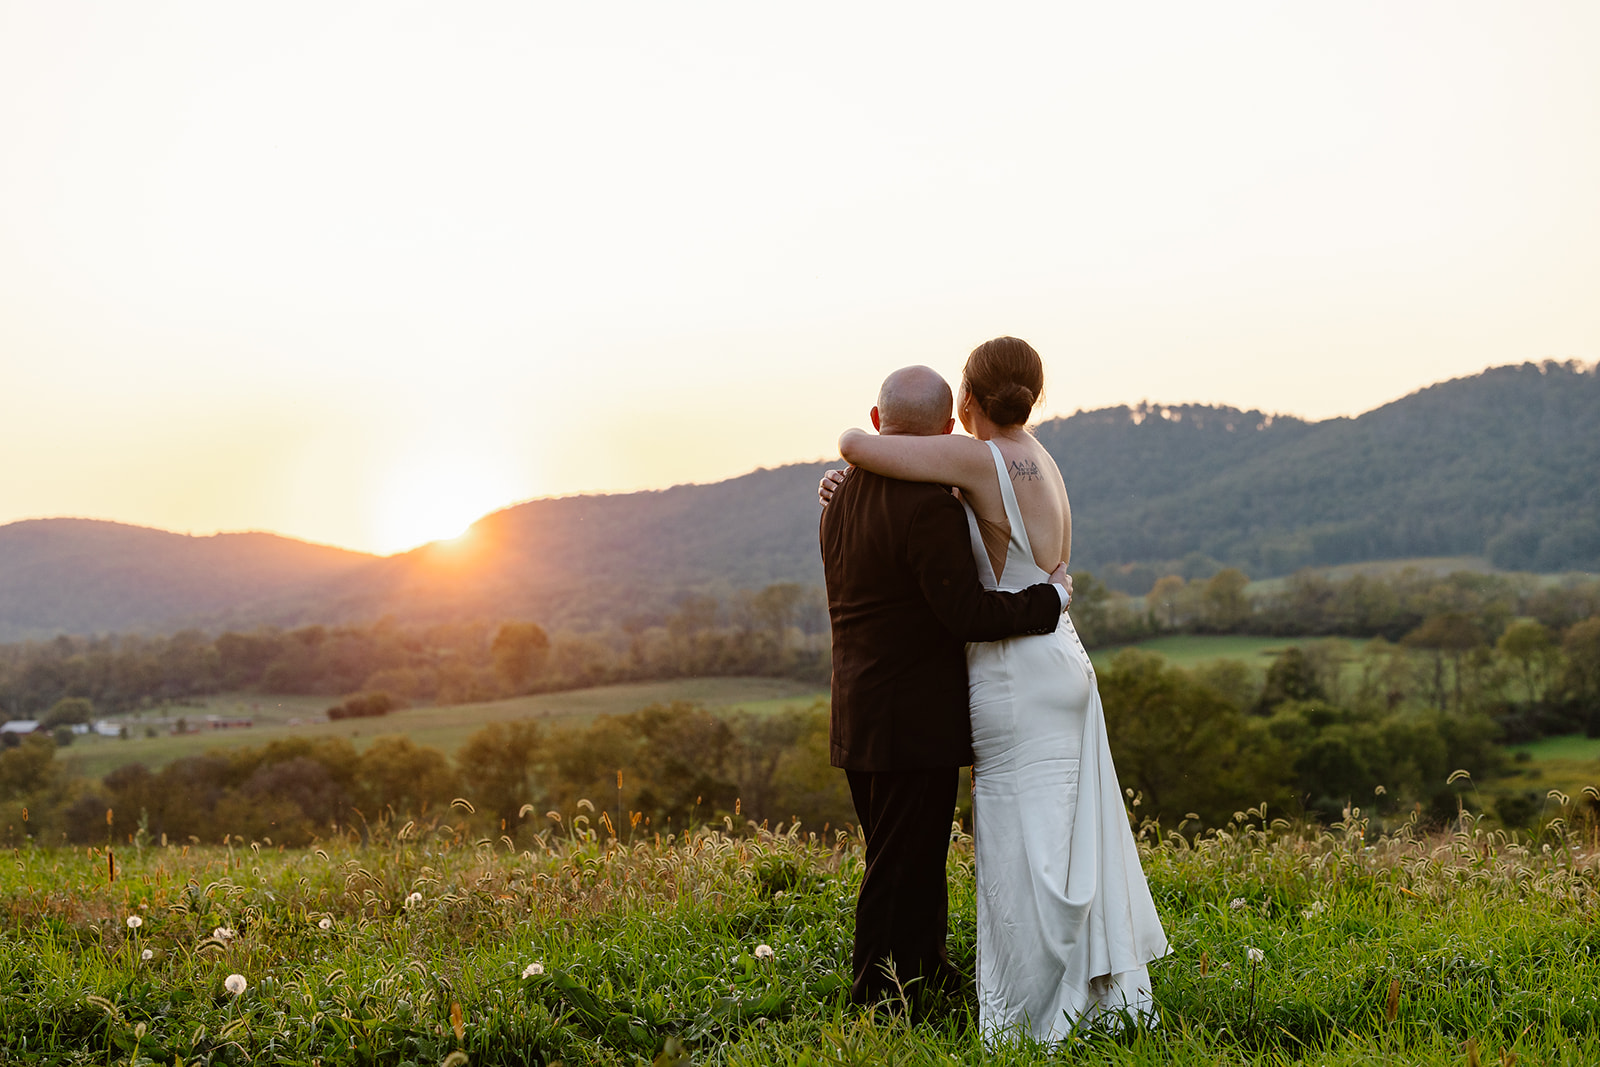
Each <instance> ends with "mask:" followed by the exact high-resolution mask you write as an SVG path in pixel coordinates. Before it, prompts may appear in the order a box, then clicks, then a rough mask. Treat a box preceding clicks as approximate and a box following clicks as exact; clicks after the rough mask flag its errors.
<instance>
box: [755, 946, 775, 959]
mask: <svg viewBox="0 0 1600 1067" xmlns="http://www.w3.org/2000/svg"><path fill="white" fill-rule="evenodd" d="M774 955H775V953H774V952H773V951H772V946H771V945H757V946H756V959H758V960H770V959H771V958H772V957H773V956H774Z"/></svg>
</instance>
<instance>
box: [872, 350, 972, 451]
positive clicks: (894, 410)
mask: <svg viewBox="0 0 1600 1067" xmlns="http://www.w3.org/2000/svg"><path fill="white" fill-rule="evenodd" d="M953 404H954V398H953V397H951V395H950V385H949V383H947V382H946V381H945V380H944V378H942V377H941V376H940V375H939V372H938V371H936V370H934V369H933V368H932V367H901V368H900V369H899V370H897V371H895V372H894V373H893V374H891V375H889V377H887V378H885V379H884V380H883V387H882V388H881V389H879V390H878V408H877V410H878V432H879V433H885V434H906V435H908V436H911V437H931V436H933V435H935V434H941V433H948V432H949V431H950V409H951V407H952V406H953Z"/></svg>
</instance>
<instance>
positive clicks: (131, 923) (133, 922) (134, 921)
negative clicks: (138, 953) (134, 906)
mask: <svg viewBox="0 0 1600 1067" xmlns="http://www.w3.org/2000/svg"><path fill="white" fill-rule="evenodd" d="M143 925H144V920H143V919H142V918H140V917H139V916H137V915H130V916H128V929H130V930H137V929H139V927H141V926H143Z"/></svg>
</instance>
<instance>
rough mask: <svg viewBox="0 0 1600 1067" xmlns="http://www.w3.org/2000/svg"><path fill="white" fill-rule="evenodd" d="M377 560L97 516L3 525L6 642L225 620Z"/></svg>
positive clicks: (263, 537) (266, 537) (256, 536)
mask: <svg viewBox="0 0 1600 1067" xmlns="http://www.w3.org/2000/svg"><path fill="white" fill-rule="evenodd" d="M377 559H378V558H377V557H376V556H369V555H365V554H363V553H360V552H350V551H347V550H345V549H342V548H330V547H328V546H326V545H312V544H307V543H306V542H304V541H296V540H294V539H292V538H288V537H279V536H277V535H276V534H267V533H229V534H216V535H214V536H211V537H189V536H186V535H184V534H175V533H168V532H166V531H165V530H152V529H148V528H146V527H142V526H127V525H124V524H122V523H116V522H100V521H96V520H92V519H30V520H27V521H25V522H13V523H10V524H8V525H6V526H0V641H14V640H18V639H20V638H25V637H39V636H48V635H50V634H54V633H61V632H66V633H97V632H98V633H104V632H109V631H122V630H149V631H161V630H170V629H174V628H177V627H179V626H182V625H185V624H189V623H195V622H198V621H200V620H202V619H207V620H212V621H215V622H227V621H231V620H233V619H234V618H235V617H236V613H238V612H239V611H240V610H241V609H244V608H246V607H247V606H248V605H251V604H254V603H256V602H258V601H261V600H263V599H267V598H285V599H286V598H290V597H293V596H296V595H312V591H314V590H316V589H319V588H320V587H321V585H322V584H323V583H325V582H328V581H330V580H332V579H334V578H337V577H338V576H340V575H344V574H348V573H350V572H352V571H355V570H358V569H359V568H361V567H363V566H367V565H370V564H372V563H375V562H377ZM237 618H238V620H239V621H241V622H250V621H253V620H252V619H251V618H250V617H249V615H248V613H246V614H245V615H238V616H237Z"/></svg>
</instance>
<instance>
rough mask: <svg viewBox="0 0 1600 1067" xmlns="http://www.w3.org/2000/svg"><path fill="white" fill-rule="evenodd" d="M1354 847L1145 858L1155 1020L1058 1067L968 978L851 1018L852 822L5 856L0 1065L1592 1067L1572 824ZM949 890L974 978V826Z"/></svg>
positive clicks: (1233, 848)
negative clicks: (1010, 1028) (1152, 926)
mask: <svg viewBox="0 0 1600 1067" xmlns="http://www.w3.org/2000/svg"><path fill="white" fill-rule="evenodd" d="M575 814H576V813H574V812H568V813H567V818H566V824H567V825H572V824H573V823H574V822H575V821H576V820H575V819H574V818H573V816H574V815H575ZM1573 814H1575V813H1573ZM541 825H551V824H550V822H549V821H548V820H541ZM1362 829H1363V828H1362V827H1361V826H1359V825H1353V826H1349V827H1344V828H1341V829H1338V830H1336V831H1334V832H1331V833H1315V832H1300V831H1296V830H1293V829H1291V828H1287V827H1281V828H1273V829H1266V830H1263V829H1256V828H1252V827H1248V826H1247V827H1232V828H1230V829H1229V830H1228V831H1227V832H1224V833H1222V834H1218V835H1216V836H1213V837H1209V838H1205V839H1202V840H1200V841H1198V842H1195V843H1192V844H1191V843H1188V842H1185V841H1183V840H1182V839H1179V838H1176V837H1173V838H1169V839H1168V840H1166V841H1164V842H1157V841H1154V840H1152V839H1150V838H1145V839H1144V840H1143V845H1142V860H1143V866H1144V868H1145V870H1146V872H1147V873H1148V875H1149V878H1150V883H1151V888H1152V891H1153V893H1154V896H1155V899H1156V904H1157V908H1158V910H1159V912H1160V914H1161V917H1162V921H1163V924H1164V925H1165V927H1166V930H1167V934H1168V936H1169V938H1170V940H1171V943H1172V952H1171V954H1170V955H1169V956H1168V957H1166V958H1164V959H1162V960H1158V961H1156V962H1155V963H1154V964H1153V965H1152V967H1151V973H1152V978H1153V988H1154V993H1155V998H1156V1003H1157V1007H1158V1009H1159V1011H1160V1025H1159V1026H1158V1027H1156V1028H1153V1029H1143V1030H1133V1031H1128V1032H1118V1031H1115V1030H1092V1031H1085V1032H1080V1033H1078V1034H1077V1035H1075V1036H1074V1037H1073V1038H1072V1039H1071V1040H1070V1041H1069V1042H1068V1043H1067V1047H1065V1048H1059V1049H1049V1048H1044V1047H1040V1046H1037V1045H1033V1044H1028V1043H1021V1044H1017V1043H1002V1044H999V1045H997V1046H990V1045H986V1043H985V1042H984V1040H983V1039H982V1037H981V1036H980V1035H979V1033H978V1031H977V1027H976V1026H975V1024H974V1015H975V1002H974V999H973V996H972V992H971V989H970V986H969V988H968V990H967V992H966V993H965V995H962V996H959V997H956V998H953V999H944V1000H940V1001H935V1002H933V1003H932V1004H931V1005H927V1007H928V1010H927V1012H926V1014H925V1015H922V1016H921V1017H920V1018H919V1020H918V1021H910V1020H908V1019H907V1017H906V1016H905V1015H903V1014H900V1013H896V1012H894V1011H886V1012H882V1013H871V1012H863V1011H861V1010H860V1009H856V1008H852V1007H850V1006H849V1005H848V1004H847V1003H846V1000H845V997H844V988H845V984H846V982H847V980H848V973H849V966H850V964H849V959H850V939H851V932H852V928H853V905H854V895H855V892H856V888H857V886H858V884H859V879H860V873H861V856H860V852H859V848H858V846H857V844H856V842H855V841H854V840H853V839H851V838H850V837H848V836H847V835H843V834H840V835H839V836H838V837H836V838H833V839H831V840H817V839H816V838H815V837H814V836H809V837H808V836H807V835H805V834H803V833H789V834H777V835H773V834H760V833H758V834H755V835H754V836H751V837H729V836H724V834H723V833H722V832H720V828H719V830H702V831H699V832H697V833H696V834H695V835H694V836H693V837H692V838H690V839H689V840H686V841H676V842H675V841H665V842H659V843H658V842H655V841H654V840H649V841H637V842H633V843H631V844H630V843H627V842H619V841H616V840H614V839H612V838H610V837H609V836H607V835H598V836H597V835H595V834H593V833H591V832H589V831H587V830H582V831H580V836H579V838H578V839H576V840H574V839H572V838H557V837H551V836H550V833H549V831H546V832H545V833H544V835H543V836H542V837H536V836H534V835H533V834H532V830H531V829H530V828H524V829H522V830H520V831H513V832H515V833H516V834H517V836H518V840H517V841H516V842H515V843H512V844H509V845H508V843H507V842H499V843H497V842H494V841H492V840H488V839H485V840H482V841H478V842H474V841H473V840H472V836H471V835H470V834H469V833H464V832H463V830H464V827H462V828H457V827H451V826H439V825H429V826H425V827H422V828H420V829H418V828H415V827H407V828H405V829H403V830H401V831H399V832H396V831H393V830H392V829H385V828H383V827H379V828H378V829H377V830H376V832H375V833H374V836H373V837H372V838H371V839H370V840H369V842H368V843H367V844H366V845H365V846H358V845H356V844H354V843H353V842H351V841H345V840H334V841H328V842H324V843H323V847H322V848H321V849H317V850H311V851H306V852H285V851H280V850H277V849H272V848H265V849H260V848H257V847H255V846H251V847H244V846H239V847H236V848H234V849H232V850H224V849H220V848H206V849H200V848H195V849H190V848H178V847H172V848H151V847H148V846H147V847H145V848H144V849H143V851H142V852H136V851H135V850H133V849H131V848H119V849H118V850H117V852H116V854H115V856H114V857H113V856H110V855H108V854H107V853H106V851H105V850H102V849H88V850H85V849H77V850H61V851H51V850H33V849H29V850H25V851H22V852H19V853H16V854H15V855H14V856H13V857H11V858H9V859H8V862H7V863H6V864H4V865H3V866H0V919H3V921H0V1061H3V1062H5V1063H8V1064H56V1063H85V1064H87V1063H104V1064H110V1063H128V1064H161V1065H165V1064H179V1065H191V1064H209V1065H235V1064H246V1063H249V1064H289V1063H293V1064H309V1063H313V1062H319V1063H321V1064H324V1065H327V1067H334V1065H344V1064H369V1063H379V1064H393V1065H399V1067H415V1065H421V1064H428V1065H435V1064H443V1063H447V1062H448V1063H450V1064H451V1065H452V1067H455V1065H457V1064H465V1063H470V1064H472V1065H483V1067H488V1065H495V1064H536V1065H550V1064H553V1063H554V1062H556V1061H559V1062H561V1063H563V1064H567V1065H575V1064H616V1065H636V1064H648V1063H650V1062H651V1060H652V1059H653V1058H655V1057H657V1056H660V1055H663V1054H664V1056H663V1058H661V1059H657V1060H656V1062H658V1063H670V1064H674V1065H681V1064H687V1063H691V1062H692V1063H694V1064H696V1065H701V1067H711V1065H723V1064H726V1065H735V1067H743V1065H751V1067H753V1065H757V1064H778V1065H787V1067H802V1065H804V1067H822V1065H836V1067H842V1065H861V1067H866V1065H877V1064H904V1065H920V1064H941V1065H943V1064H972V1065H977V1064H1003V1065H1017V1067H1020V1065H1027V1064H1044V1063H1064V1062H1065V1063H1097V1064H1098V1063H1108V1064H1119V1065H1128V1067H1134V1065H1139V1067H1146V1065H1148V1067H1154V1065H1157V1064H1161V1065H1167V1064H1176V1065H1185V1067H1187V1065H1194V1067H1199V1065H1201V1064H1207V1065H1210V1064H1230V1065H1232V1064H1251V1065H1262V1067H1267V1065H1284V1064H1294V1063H1307V1064H1329V1065H1341V1067H1342V1065H1348V1067H1356V1065H1368V1064H1370V1065H1378V1064H1384V1065H1390V1064H1393V1065H1409V1064H1430V1065H1431V1064H1438V1065H1445V1064H1450V1065H1455V1064H1462V1065H1467V1064H1478V1065H1490V1064H1501V1065H1505V1064H1511V1063H1521V1064H1541V1065H1544V1064H1561V1065H1578V1064H1593V1063H1595V1062H1600V951H1597V949H1600V935H1597V934H1596V920H1597V919H1600V869H1597V865H1596V858H1595V856H1594V855H1593V854H1591V853H1589V852H1587V851H1584V850H1581V849H1578V848H1577V847H1575V846H1577V845H1578V844H1579V841H1578V839H1577V838H1576V837H1573V838H1569V839H1562V838H1555V837H1552V838H1547V839H1546V840H1545V841H1543V842H1538V841H1536V842H1532V843H1531V847H1530V846H1529V845H1528V844H1514V843H1510V842H1507V841H1505V840H1503V839H1501V838H1498V837H1496V836H1494V835H1490V834H1488V833H1486V832H1483V831H1480V830H1478V829H1477V828H1475V827H1473V826H1470V825H1468V826H1466V827H1464V828H1462V832H1461V833H1460V834H1458V835H1454V836H1451V835H1444V836H1439V837H1413V836H1412V835H1410V834H1409V833H1408V832H1404V831H1403V832H1402V833H1400V834H1399V835H1397V836H1396V837H1393V838H1374V837H1372V836H1369V835H1367V834H1365V833H1364V832H1362ZM1541 845H1549V846H1552V847H1548V848H1545V847H1541ZM113 874H114V876H115V880H114V881H112V880H111V878H112V875H113ZM950 888H951V927H952V931H951V938H950V949H951V958H952V960H953V962H955V963H956V965H957V966H958V967H960V968H961V969H962V970H963V971H964V972H965V973H967V974H968V975H971V974H972V972H973V968H974V963H975V960H974V941H975V937H974V930H973V924H974V895H973V885H972V850H971V839H970V838H966V837H960V838H958V839H957V840H956V841H955V843H954V845H953V847H952V850H951V864H950ZM129 916H136V917H138V919H139V920H140V923H139V925H138V928H137V929H135V928H132V927H131V926H130V925H129V923H128V922H127V919H128V917H129ZM219 928H221V929H220V931H219ZM762 945H764V946H770V948H771V949H772V954H771V958H770V959H768V958H763V957H764V956H765V955H766V954H765V953H764V952H763V953H760V954H758V953H757V951H756V949H757V946H762ZM1255 952H1259V953H1260V954H1261V957H1260V959H1259V961H1256V960H1253V959H1252V956H1253V954H1254V953H1255ZM146 954H147V958H146ZM532 964H537V965H538V967H537V968H535V967H531V966H530V965H532ZM230 976H233V977H232V978H231V979H230ZM230 980H231V981H232V983H233V990H239V989H241V985H240V983H242V991H238V992H235V991H233V990H230V988H229V982H230ZM680 1049H682V1050H683V1051H682V1053H681V1054H680V1052H679V1050H680ZM458 1050H459V1051H460V1052H461V1053H463V1054H464V1056H465V1057H466V1058H465V1059H463V1058H462V1057H454V1058H449V1057H451V1054H452V1053H454V1052H456V1051H458ZM447 1058H448V1059H447Z"/></svg>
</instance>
